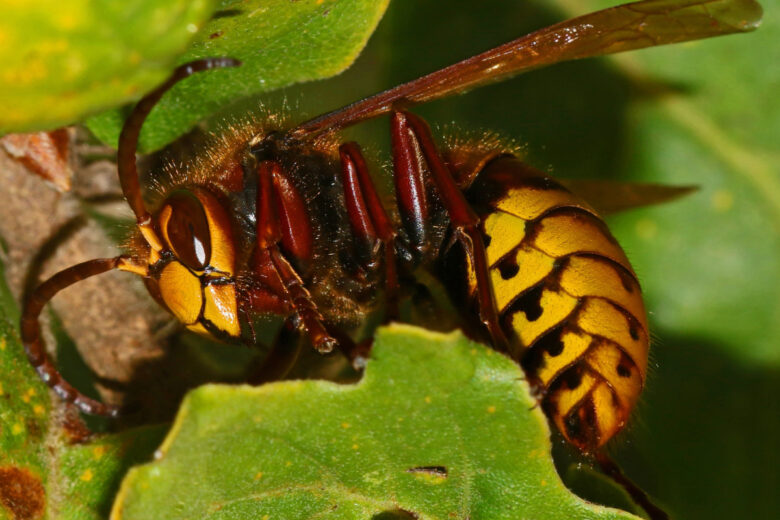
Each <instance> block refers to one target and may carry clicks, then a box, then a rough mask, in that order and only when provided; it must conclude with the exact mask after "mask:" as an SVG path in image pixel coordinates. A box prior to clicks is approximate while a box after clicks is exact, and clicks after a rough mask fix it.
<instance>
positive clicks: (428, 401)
mask: <svg viewBox="0 0 780 520" xmlns="http://www.w3.org/2000/svg"><path fill="white" fill-rule="evenodd" d="M425 402H426V403H428V404H431V396H429V395H426V396H425Z"/></svg>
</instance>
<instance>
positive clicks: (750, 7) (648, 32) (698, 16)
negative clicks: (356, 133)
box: [288, 0, 762, 139]
mask: <svg viewBox="0 0 780 520" xmlns="http://www.w3.org/2000/svg"><path fill="white" fill-rule="evenodd" d="M761 15H762V9H761V6H760V5H758V3H756V2H755V0H645V1H642V2H635V3H631V4H625V5H620V6H617V7H612V8H609V9H604V10H602V11H597V12H595V13H591V14H586V15H584V16H580V17H578V18H572V19H571V20H567V21H565V22H561V23H559V24H556V25H552V26H550V27H547V28H545V29H540V30H538V31H536V32H533V33H531V34H529V35H527V36H523V37H522V38H518V39H517V40H513V41H511V42H509V43H505V44H504V45H500V46H498V47H496V48H494V49H491V50H489V51H486V52H483V53H482V54H478V55H476V56H473V57H471V58H468V59H465V60H463V61H461V62H458V63H456V64H454V65H450V66H449V67H446V68H443V69H441V70H438V71H436V72H433V73H431V74H428V75H427V76H423V77H421V78H418V79H416V80H413V81H410V82H408V83H404V84H403V85H399V86H397V87H395V88H392V89H389V90H386V91H384V92H381V93H379V94H376V95H374V96H370V97H368V98H365V99H363V100H361V101H357V102H355V103H352V104H351V105H347V106H346V107H343V108H340V109H338V110H335V111H333V112H329V113H327V114H324V115H321V116H319V117H317V118H315V119H312V120H310V121H307V122H305V123H303V124H301V125H300V126H298V127H297V128H294V129H292V130H291V131H290V132H289V134H288V135H289V136H290V137H291V138H294V139H301V138H305V137H310V136H313V135H316V134H319V133H322V132H324V131H330V130H336V129H339V128H344V127H346V126H350V125H353V124H355V123H358V122H360V121H363V120H366V119H370V118H372V117H376V116H378V115H381V114H384V113H387V112H389V111H390V110H392V109H393V108H394V107H397V106H403V107H408V106H410V105H413V104H417V103H423V102H426V101H431V100H434V99H438V98H441V97H445V96H449V95H453V94H458V93H461V92H465V91H466V90H469V89H472V88H475V87H478V86H481V85H485V84H488V83H493V82H496V81H501V80H503V79H506V78H508V77H510V76H514V75H516V74H519V73H521V72H525V71H528V70H532V69H536V68H539V67H544V66H547V65H551V64H553V63H558V62H562V61H568V60H576V59H580V58H587V57H591V56H601V55H605V54H613V53H616V52H623V51H629V50H634V49H642V48H645V47H653V46H656V45H666V44H668V43H678V42H684V41H689V40H698V39H701V38H709V37H712V36H720V35H724V34H730V33H735V32H745V31H751V30H753V29H755V28H756V27H758V25H759V23H760V21H761Z"/></svg>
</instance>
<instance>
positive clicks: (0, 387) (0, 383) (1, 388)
mask: <svg viewBox="0 0 780 520" xmlns="http://www.w3.org/2000/svg"><path fill="white" fill-rule="evenodd" d="M3 393H4V392H3V383H2V382H0V395H3Z"/></svg>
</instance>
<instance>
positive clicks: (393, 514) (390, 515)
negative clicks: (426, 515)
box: [371, 509, 420, 520]
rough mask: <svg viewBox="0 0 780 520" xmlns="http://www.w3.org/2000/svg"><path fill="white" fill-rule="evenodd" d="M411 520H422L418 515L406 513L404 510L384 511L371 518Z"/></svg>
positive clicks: (377, 519)
mask: <svg viewBox="0 0 780 520" xmlns="http://www.w3.org/2000/svg"><path fill="white" fill-rule="evenodd" d="M410 518H413V519H415V520H416V519H417V518H420V517H419V516H417V515H416V514H414V513H412V512H410V511H404V510H403V509H394V510H392V511H382V512H381V513H377V514H375V515H374V516H372V517H371V520H409V519H410Z"/></svg>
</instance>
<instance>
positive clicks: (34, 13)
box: [0, 0, 215, 134]
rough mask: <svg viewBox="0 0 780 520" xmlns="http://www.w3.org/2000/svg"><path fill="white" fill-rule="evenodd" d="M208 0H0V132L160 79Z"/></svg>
mask: <svg viewBox="0 0 780 520" xmlns="http://www.w3.org/2000/svg"><path fill="white" fill-rule="evenodd" d="M214 4H215V0H194V1H189V0H126V1H122V2H103V1H100V0H68V2H66V3H63V2H58V1H56V0H36V1H34V2H4V3H3V8H2V16H0V60H2V63H3V70H2V73H0V134H5V133H9V132H27V131H32V130H47V129H52V128H56V127H59V126H63V125H67V124H71V123H74V122H77V121H79V120H81V119H83V118H84V117H86V116H88V115H91V114H95V113H97V112H99V111H101V110H106V109H108V108H112V107H114V106H117V105H120V104H123V103H127V102H128V101H130V100H132V99H134V98H136V97H137V96H138V95H139V94H140V93H141V92H145V91H147V90H149V89H151V88H152V87H154V86H155V85H157V84H159V83H160V82H161V81H163V80H164V79H165V77H166V76H167V74H168V71H169V70H170V67H171V65H172V64H173V60H174V58H175V57H176V56H178V55H179V54H181V53H182V52H183V51H184V49H185V48H186V46H187V44H188V43H189V42H190V40H191V39H192V37H193V35H194V33H195V32H197V29H198V27H200V26H202V25H203V23H204V22H205V21H206V19H207V18H208V17H209V15H210V14H211V12H212V10H213V7H214Z"/></svg>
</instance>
